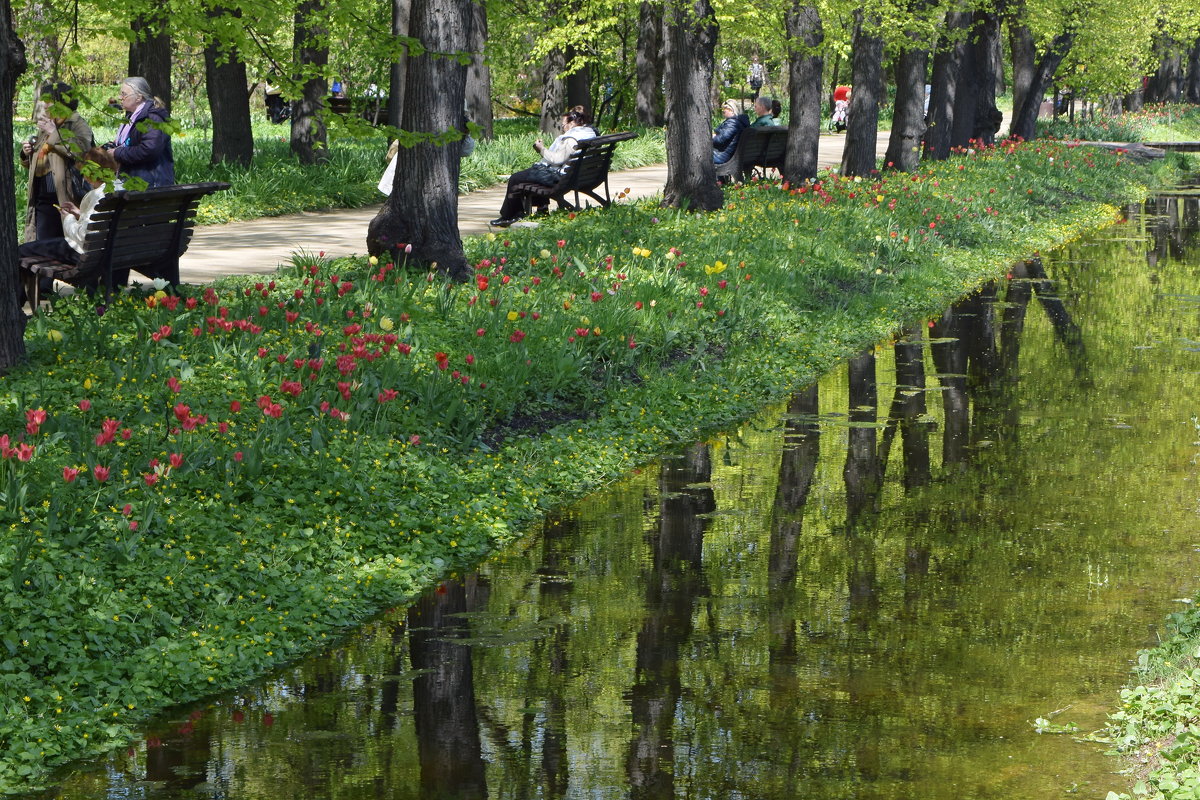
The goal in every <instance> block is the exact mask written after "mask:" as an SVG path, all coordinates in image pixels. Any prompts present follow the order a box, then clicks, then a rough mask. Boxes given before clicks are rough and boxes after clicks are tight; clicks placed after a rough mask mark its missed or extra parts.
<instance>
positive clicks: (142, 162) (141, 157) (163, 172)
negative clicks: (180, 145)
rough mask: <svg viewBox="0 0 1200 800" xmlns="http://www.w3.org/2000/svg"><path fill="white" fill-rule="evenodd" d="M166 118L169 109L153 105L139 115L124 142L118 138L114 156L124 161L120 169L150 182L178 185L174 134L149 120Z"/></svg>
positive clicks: (120, 161) (161, 184) (158, 184)
mask: <svg viewBox="0 0 1200 800" xmlns="http://www.w3.org/2000/svg"><path fill="white" fill-rule="evenodd" d="M166 120H167V110H166V109H165V108H160V107H158V106H154V107H152V108H150V109H149V110H148V111H146V112H145V113H143V114H142V115H141V116H139V117H136V118H135V120H132V121H134V125H133V127H132V128H130V130H129V136H128V137H127V138H126V140H125V141H123V142H117V143H116V145H117V146H116V148H114V149H113V153H112V154H113V158H115V159H116V160H117V163H118V164H120V165H121V172H122V173H123V174H125V175H128V176H130V177H133V178H141V179H142V180H144V181H145V182H146V183H148V184H149V185H150V188H154V187H155V186H174V185H175V155H174V154H173V153H172V152H171V137H170V136H168V135H167V134H166V133H164V132H162V131H161V130H159V129H158V128H156V127H153V126H152V125H149V124H147V123H161V122H166Z"/></svg>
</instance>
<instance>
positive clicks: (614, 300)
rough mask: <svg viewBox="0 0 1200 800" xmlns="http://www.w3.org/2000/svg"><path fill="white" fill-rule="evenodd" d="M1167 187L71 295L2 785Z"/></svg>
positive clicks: (869, 205)
mask: <svg viewBox="0 0 1200 800" xmlns="http://www.w3.org/2000/svg"><path fill="white" fill-rule="evenodd" d="M1152 180H1153V176H1151V175H1150V173H1148V172H1147V171H1145V168H1142V167H1138V166H1136V165H1133V164H1130V163H1127V162H1126V161H1124V160H1123V159H1122V157H1121V156H1120V154H1116V155H1113V154H1106V153H1100V152H1093V151H1090V150H1084V149H1073V148H1071V147H1069V146H1067V145H1064V144H1050V145H1041V144H1037V143H1032V144H1026V145H1020V146H1004V147H1000V148H996V149H988V150H984V151H979V152H971V153H967V154H963V156H962V157H961V158H958V159H955V160H953V161H951V162H947V163H944V164H940V165H937V166H936V167H934V168H932V169H930V170H929V171H926V172H923V173H920V174H917V175H907V174H897V175H889V176H887V177H886V178H883V177H881V178H879V179H877V180H859V179H854V180H849V179H840V178H837V177H829V178H827V179H825V180H823V181H821V182H819V183H816V184H814V185H811V186H803V187H787V186H779V185H777V184H754V185H750V186H745V187H735V188H733V189H731V190H730V192H729V194H728V196H727V205H726V208H725V209H724V210H722V211H720V212H718V213H714V214H710V215H690V214H684V213H679V212H675V211H668V210H664V209H657V208H654V207H650V206H646V205H640V206H613V207H611V208H609V209H607V210H605V211H604V212H602V213H595V214H592V213H584V214H580V215H562V216H559V217H556V218H553V219H552V220H550V221H548V222H547V223H544V224H543V225H542V226H541V227H539V228H538V229H536V230H529V231H519V232H518V231H512V232H511V235H506V237H507V238H498V237H495V236H488V237H486V238H480V239H477V240H473V241H472V242H470V243H468V247H469V251H470V256H471V258H472V261H473V262H474V263H475V264H476V273H475V278H474V280H473V281H472V282H471V283H468V284H465V285H457V286H451V285H444V284H443V283H442V281H441V279H440V278H439V277H438V276H437V275H433V274H431V275H425V274H417V273H414V272H411V271H409V270H407V269H406V268H405V266H404V264H403V263H400V264H388V263H379V262H376V261H374V260H371V261H368V260H366V259H341V260H337V261H330V260H326V259H324V258H322V257H320V256H316V257H302V256H298V257H296V259H295V263H294V264H293V265H292V266H290V267H288V268H286V269H283V270H281V271H280V272H279V273H278V274H277V275H275V276H274V277H273V278H271V279H263V280H261V281H260V280H256V279H255V278H252V277H241V278H234V279H228V280H224V281H221V282H219V283H218V284H217V285H215V286H212V287H207V288H202V287H201V288H195V287H192V288H188V287H185V288H183V289H181V291H180V293H179V294H178V295H175V294H167V293H166V292H164V291H156V290H154V289H149V290H135V291H132V292H130V293H127V294H124V295H122V296H120V297H118V298H115V299H113V301H112V302H111V303H108V304H107V305H97V303H96V301H95V300H94V299H89V298H87V297H83V296H75V297H71V298H67V299H64V300H62V301H60V302H58V303H57V304H56V306H55V308H54V310H53V313H52V314H50V315H46V316H40V317H37V318H35V319H34V320H33V322H32V323H31V325H30V328H29V330H28V332H27V337H28V345H29V351H30V363H29V365H28V367H27V368H24V369H22V370H19V371H16V372H13V373H12V374H10V375H8V376H6V377H5V378H3V380H4V381H5V383H6V387H5V388H6V392H5V394H4V397H5V402H4V403H3V404H2V406H0V455H2V456H3V458H0V471H2V472H3V477H2V478H0V480H2V481H3V489H2V490H0V491H2V497H3V503H2V504H0V505H2V507H3V522H4V525H5V534H4V538H3V539H2V540H0V608H2V612H0V614H2V616H0V618H2V619H3V620H4V622H3V623H2V624H3V627H2V628H0V642H2V644H3V647H2V648H0V687H2V688H0V705H2V713H0V792H3V791H18V790H24V789H28V788H30V787H32V786H35V785H38V784H39V783H42V782H45V781H46V780H47V775H48V771H49V770H51V769H52V768H54V767H55V766H57V765H61V764H63V763H65V762H66V761H68V760H70V759H74V758H78V757H80V756H84V755H86V754H88V753H95V752H100V751H103V750H104V749H106V748H110V747H112V746H115V745H119V744H122V743H124V742H126V741H127V740H128V739H129V737H130V735H131V727H130V726H131V725H132V724H134V723H136V722H137V721H138V720H139V719H143V718H145V717H146V716H147V715H148V714H150V713H152V712H154V711H155V710H156V709H159V708H162V707H163V706H165V705H168V704H171V703H176V702H181V701H185V700H189V699H193V698H196V697H199V696H203V695H205V694H208V693H211V692H213V691H216V690H218V689H222V688H229V687H233V686H237V685H239V684H242V683H244V682H246V681H247V680H249V679H251V678H253V677H254V676H257V675H260V674H262V673H263V672H264V671H266V670H268V669H270V668H272V667H275V666H277V665H279V664H281V663H283V662H286V661H288V660H290V659H294V658H297V657H298V656H300V655H302V654H303V653H305V652H309V651H311V650H313V649H315V648H319V647H322V646H323V645H324V644H325V643H326V642H327V640H328V638H329V637H331V636H334V635H336V634H337V633H338V632H339V631H343V630H345V629H346V628H347V627H348V626H351V625H353V624H355V623H356V622H358V621H360V620H362V619H363V618H364V617H366V616H368V615H370V614H372V613H374V612H377V611H378V610H380V609H382V608H387V607H389V606H391V605H394V604H396V603H398V602H402V601H403V600H404V598H406V597H409V596H411V595H412V594H413V593H414V592H416V591H418V590H419V589H420V588H421V587H423V586H426V585H428V584H429V583H430V582H432V581H433V580H435V579H436V578H437V577H438V576H439V575H441V574H443V573H444V572H445V571H447V570H449V569H452V568H454V567H455V566H460V565H466V564H469V563H471V562H473V561H475V560H477V559H478V558H480V557H481V556H482V555H484V554H485V553H487V552H488V551H489V550H491V549H493V548H495V547H496V546H498V545H500V544H502V543H504V542H505V541H508V540H510V539H511V538H513V537H515V536H517V535H519V534H520V531H521V529H522V526H524V525H525V524H527V523H528V522H529V521H530V520H532V519H534V518H535V517H536V516H537V515H539V514H541V513H543V512H544V511H545V510H546V509H547V508H548V507H550V506H552V505H553V504H555V503H559V502H561V501H563V500H564V499H567V498H570V497H575V496H578V495H580V494H582V493H585V492H586V491H588V490H589V489H591V488H594V487H595V486H597V485H599V484H601V483H603V482H604V481H607V480H609V479H611V478H613V477H614V476H616V475H619V474H621V473H622V472H623V471H625V470H628V469H629V468H630V467H632V466H634V465H636V464H637V463H639V462H641V461H644V460H646V459H648V458H650V457H652V456H654V455H655V454H657V453H659V452H661V451H662V450H663V449H665V448H667V447H669V446H671V445H672V444H674V443H678V442H681V441H686V440H688V439H691V438H693V437H695V436H697V435H699V434H701V433H702V432H704V431H706V430H712V429H714V428H716V427H719V426H723V425H728V424H731V423H733V422H735V421H737V420H740V419H743V418H745V417H746V416H747V415H749V414H751V413H752V412H754V411H755V410H757V409H758V408H760V407H761V406H762V405H763V404H764V403H765V402H768V401H769V400H771V399H774V398H778V397H781V396H783V395H784V394H786V393H788V392H790V391H791V390H793V389H794V388H795V387H796V386H798V385H801V384H803V383H805V382H806V381H809V380H812V379H814V378H815V377H816V376H818V375H819V374H821V373H822V372H823V371H825V370H826V369H828V368H830V367H831V366H833V365H834V364H836V363H837V362H838V361H839V360H841V359H843V358H845V357H846V356H848V355H849V354H852V353H853V352H856V351H858V350H860V349H862V348H863V347H867V346H870V345H872V344H874V343H876V342H878V341H881V340H883V339H885V338H887V337H888V336H889V335H891V333H893V332H894V331H895V330H897V329H898V327H899V326H900V325H902V324H905V323H909V322H912V321H914V320H917V319H921V318H922V317H924V316H928V315H931V314H934V313H939V312H940V311H941V310H942V308H943V307H944V306H945V305H946V304H948V303H949V302H950V301H952V300H953V299H954V298H956V297H957V296H959V295H961V294H962V293H964V292H966V291H969V290H970V289H971V288H972V287H974V286H977V285H979V284H980V283H981V282H983V281H985V280H989V279H991V278H994V277H996V276H997V275H999V274H1002V271H1003V269H1004V268H1005V267H1006V266H1007V265H1008V264H1009V263H1011V262H1012V261H1013V260H1015V259H1017V258H1020V257H1022V256H1026V255H1028V254H1030V253H1031V252H1032V251H1035V250H1037V249H1040V248H1048V247H1050V246H1053V245H1055V244H1057V243H1060V242H1063V241H1066V240H1069V239H1071V238H1073V237H1075V236H1076V235H1077V234H1078V233H1080V232H1081V231H1084V230H1088V229H1092V228H1095V227H1097V226H1100V225H1103V224H1105V223H1106V222H1108V221H1111V220H1112V219H1114V218H1116V216H1117V214H1118V211H1117V209H1116V208H1115V207H1113V206H1111V205H1107V204H1104V203H1102V202H1100V200H1101V199H1103V200H1107V201H1111V202H1116V201H1122V200H1129V199H1138V198H1140V197H1141V196H1142V194H1143V193H1144V188H1143V186H1144V184H1145V183H1146V182H1150V181H1152Z"/></svg>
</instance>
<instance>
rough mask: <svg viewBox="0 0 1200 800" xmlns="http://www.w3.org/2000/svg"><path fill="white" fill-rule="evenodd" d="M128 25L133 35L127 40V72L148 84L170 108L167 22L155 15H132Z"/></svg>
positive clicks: (169, 57)
mask: <svg viewBox="0 0 1200 800" xmlns="http://www.w3.org/2000/svg"><path fill="white" fill-rule="evenodd" d="M129 27H130V28H131V29H132V30H133V32H134V34H136V38H135V39H134V40H133V41H132V42H130V43H129V74H130V75H140V76H141V77H143V78H145V79H146V81H147V82H148V83H149V84H150V90H151V91H152V92H154V96H155V97H157V98H158V99H159V100H161V101H162V104H163V107H164V108H166V109H167V110H168V111H169V110H170V109H171V34H170V33H168V32H167V21H166V20H165V19H164V18H162V17H159V16H157V15H154V14H147V15H144V16H143V15H139V16H136V17H134V18H133V20H132V21H130V23H129Z"/></svg>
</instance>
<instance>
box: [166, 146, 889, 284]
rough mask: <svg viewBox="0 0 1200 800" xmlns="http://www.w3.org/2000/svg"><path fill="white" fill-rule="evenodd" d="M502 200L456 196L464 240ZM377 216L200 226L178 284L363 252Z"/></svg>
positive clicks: (646, 173)
mask: <svg viewBox="0 0 1200 800" xmlns="http://www.w3.org/2000/svg"><path fill="white" fill-rule="evenodd" d="M845 140H846V137H845V134H825V135H822V136H821V142H820V147H819V150H818V154H817V165H818V166H819V167H822V168H825V167H832V166H836V165H837V164H840V163H841V160H842V148H843V146H844V144H845ZM886 150H887V132H886V131H880V134H879V140H878V153H879V155H880V156H882V155H883V153H884V151H886ZM381 171H382V170H381ZM666 183H667V165H666V164H656V165H654V166H650V167H639V168H638V169H628V170H621V171H619V172H614V173H612V174H611V175H609V181H608V184H609V188H610V189H611V190H612V193H613V194H614V195H615V194H616V193H617V192H620V191H623V190H626V189H628V190H629V196H630V197H633V198H643V197H653V196H656V195H661V194H662V190H663V187H664V186H665V185H666ZM381 197H382V196H381ZM503 198H504V186H503V184H502V185H500V186H493V187H491V188H489V189H480V190H479V191H477V192H471V193H470V194H466V195H462V196H461V197H459V199H458V226H459V230H460V231H461V232H462V235H463V236H477V235H479V234H483V233H487V231H488V220H492V219H495V218H496V217H497V216H498V214H499V211H500V201H501V200H502V199H503ZM378 211H379V206H378V205H375V206H368V207H366V208H356V209H343V210H338V211H319V212H306V213H303V214H289V215H287V216H283V217H264V218H263V219H257V220H252V221H250V222H230V223H227V224H225V225H205V226H201V227H199V228H197V229H196V233H195V236H194V237H193V238H192V243H191V245H190V246H189V247H188V251H187V252H186V253H185V254H184V255H183V258H182V259H180V262H179V272H180V279H181V280H182V281H183V282H184V283H208V282H209V281H212V280H215V279H217V278H219V277H222V276H224V275H245V274H261V273H266V272H273V271H274V270H275V267H276V266H278V265H279V264H286V263H288V262H289V261H290V260H291V256H292V253H294V252H296V251H300V250H303V251H306V252H310V253H314V254H315V253H320V252H324V253H325V254H326V255H327V256H347V255H353V254H355V253H365V252H366V251H367V245H366V238H367V224H368V223H369V222H370V221H371V219H373V218H374V216H375V215H376V213H378Z"/></svg>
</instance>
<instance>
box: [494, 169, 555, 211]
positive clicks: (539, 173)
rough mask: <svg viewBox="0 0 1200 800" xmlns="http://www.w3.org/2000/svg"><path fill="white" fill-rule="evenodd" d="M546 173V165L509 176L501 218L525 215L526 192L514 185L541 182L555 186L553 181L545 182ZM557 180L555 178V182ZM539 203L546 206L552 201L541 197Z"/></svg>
mask: <svg viewBox="0 0 1200 800" xmlns="http://www.w3.org/2000/svg"><path fill="white" fill-rule="evenodd" d="M545 174H546V168H545V167H538V166H533V167H530V168H529V169H523V170H521V171H520V172H514V173H513V174H512V175H510V176H509V178H508V190H507V191H505V193H504V202H503V203H501V204H500V218H501V219H520V218H521V217H523V216H525V198H524V194H525V193H524V192H522V191H521V190H519V189H514V188H513V187H514V186H516V185H517V184H519V183H541V184H542V185H543V186H553V185H554V184H553V183H545V182H544V181H543V180H542V177H543V176H544V175H545ZM557 182H558V181H557V180H555V183H557ZM538 205H539V207H540V208H546V207H548V206H549V205H550V201H549V200H542V199H541V198H540V197H539V198H538Z"/></svg>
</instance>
